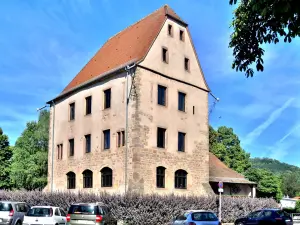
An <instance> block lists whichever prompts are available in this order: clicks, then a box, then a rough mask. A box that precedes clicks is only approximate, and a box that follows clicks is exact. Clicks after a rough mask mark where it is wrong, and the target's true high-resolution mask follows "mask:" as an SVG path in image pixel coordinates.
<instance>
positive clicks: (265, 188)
mask: <svg viewBox="0 0 300 225" xmlns="http://www.w3.org/2000/svg"><path fill="white" fill-rule="evenodd" d="M245 176H246V178H248V179H249V180H250V181H253V182H256V183H257V196H258V197H268V198H270V197H273V198H275V199H276V200H280V199H281V198H282V196H283V195H282V191H281V179H280V177H279V176H276V175H274V174H273V173H272V172H270V171H268V170H265V169H256V168H250V169H249V170H247V172H246V173H245Z"/></svg>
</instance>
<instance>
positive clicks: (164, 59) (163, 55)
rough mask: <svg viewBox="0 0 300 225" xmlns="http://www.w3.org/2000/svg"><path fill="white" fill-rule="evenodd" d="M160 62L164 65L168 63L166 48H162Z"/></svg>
mask: <svg viewBox="0 0 300 225" xmlns="http://www.w3.org/2000/svg"><path fill="white" fill-rule="evenodd" d="M162 61H163V62H165V63H169V54H168V49H167V48H162Z"/></svg>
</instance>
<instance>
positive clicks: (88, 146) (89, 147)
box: [84, 134, 92, 153]
mask: <svg viewBox="0 0 300 225" xmlns="http://www.w3.org/2000/svg"><path fill="white" fill-rule="evenodd" d="M84 138H85V153H90V152H91V151H92V140H91V139H92V136H91V134H86V135H84Z"/></svg>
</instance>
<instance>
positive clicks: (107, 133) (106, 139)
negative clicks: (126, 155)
mask: <svg viewBox="0 0 300 225" xmlns="http://www.w3.org/2000/svg"><path fill="white" fill-rule="evenodd" d="M103 149H104V150H108V149H110V129H107V130H104V131H103Z"/></svg>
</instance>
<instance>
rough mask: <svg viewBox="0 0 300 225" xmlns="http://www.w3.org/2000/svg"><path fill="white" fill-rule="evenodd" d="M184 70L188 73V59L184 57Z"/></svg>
mask: <svg viewBox="0 0 300 225" xmlns="http://www.w3.org/2000/svg"><path fill="white" fill-rule="evenodd" d="M184 69H185V71H187V72H190V59H189V58H187V57H184Z"/></svg>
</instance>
